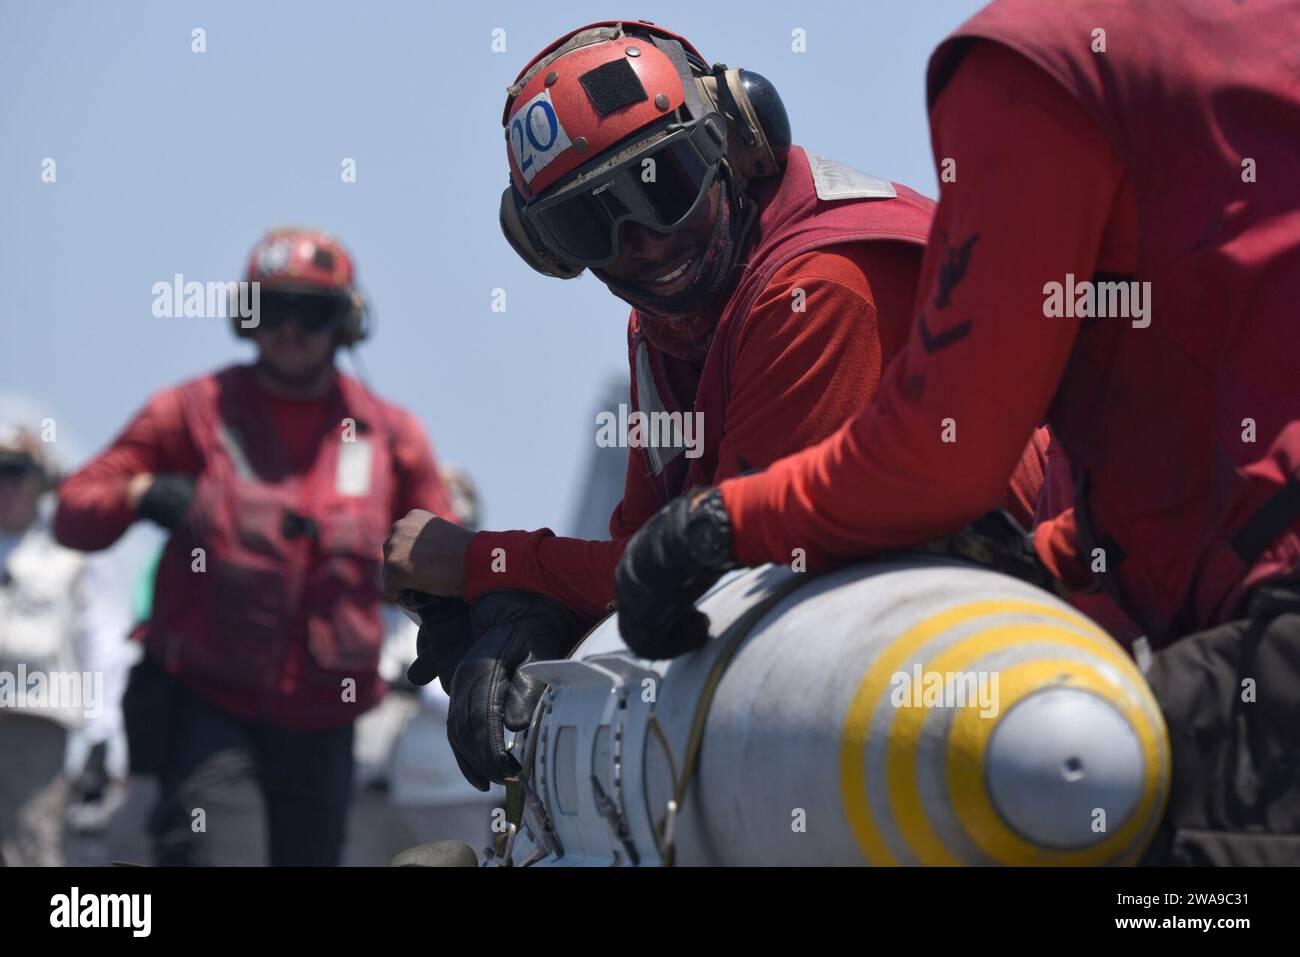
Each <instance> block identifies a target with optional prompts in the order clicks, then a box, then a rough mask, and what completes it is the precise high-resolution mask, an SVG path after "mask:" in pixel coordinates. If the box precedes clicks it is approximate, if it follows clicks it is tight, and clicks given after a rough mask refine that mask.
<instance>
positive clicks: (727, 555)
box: [686, 488, 735, 571]
mask: <svg viewBox="0 0 1300 957" xmlns="http://www.w3.org/2000/svg"><path fill="white" fill-rule="evenodd" d="M686 540H687V542H688V543H689V545H690V549H691V557H692V558H693V559H695V561H696V562H698V563H699V564H700V566H701V567H703V568H707V569H709V570H711V571H721V570H722V569H725V568H726V567H727V566H728V565H730V564H732V563H734V561H735V559H734V557H733V556H732V554H731V516H730V515H728V514H727V507H726V505H724V504H723V501H722V493H721V492H719V491H718V490H717V489H716V488H714V489H710V490H709V491H708V492H706V493H705V494H704V496H703V497H702V498H701V499H699V500H698V501H697V502H695V503H694V504H692V505H691V510H690V513H689V514H688V515H687V517H686Z"/></svg>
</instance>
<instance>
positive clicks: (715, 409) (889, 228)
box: [628, 146, 934, 504]
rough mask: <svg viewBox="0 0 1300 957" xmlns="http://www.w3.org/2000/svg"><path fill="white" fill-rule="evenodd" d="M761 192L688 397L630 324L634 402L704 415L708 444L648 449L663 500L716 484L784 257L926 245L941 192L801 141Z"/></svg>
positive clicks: (635, 321)
mask: <svg viewBox="0 0 1300 957" xmlns="http://www.w3.org/2000/svg"><path fill="white" fill-rule="evenodd" d="M754 199H755V200H756V202H757V203H758V207H759V214H758V221H757V222H756V223H755V224H754V226H753V227H752V229H753V232H754V237H755V238H754V239H753V240H752V245H751V246H750V254H749V257H748V259H747V260H746V262H745V263H744V264H743V265H742V266H741V267H739V268H742V269H743V270H744V274H743V276H742V278H741V279H740V281H739V282H738V283H737V284H736V288H735V290H734V291H733V292H732V294H731V296H730V298H729V299H728V300H727V302H726V305H725V306H724V307H723V309H722V315H721V317H720V318H719V320H718V326H717V329H716V330H715V332H714V335H713V340H712V343H711V344H710V346H709V352H708V355H707V356H706V358H705V360H704V367H703V370H702V372H701V373H700V380H699V386H698V388H697V390H696V394H695V395H694V396H693V397H692V398H693V399H694V402H693V403H689V402H686V401H683V400H681V399H679V398H678V397H676V396H674V394H673V390H672V388H671V386H670V380H669V376H668V374H667V372H666V371H665V368H664V365H665V363H666V362H672V361H675V360H673V359H672V358H671V357H670V356H666V355H664V354H663V353H662V352H660V351H659V350H658V349H656V348H654V346H652V345H651V344H650V342H649V341H648V340H647V339H646V337H645V335H644V333H642V331H641V326H640V320H639V317H638V316H637V313H636V312H635V311H633V313H632V319H631V322H630V324H629V326H628V360H629V363H630V365H631V376H632V403H631V407H632V410H633V411H640V412H644V413H647V414H655V413H662V412H668V413H674V412H677V413H682V412H685V413H692V412H698V413H701V414H702V421H703V422H705V423H706V425H707V428H705V429H704V436H703V438H704V442H703V452H702V454H701V455H700V456H699V457H697V458H693V459H690V458H687V457H686V456H685V455H683V454H682V452H683V451H684V449H682V448H676V449H674V448H663V447H660V448H643V449H642V452H644V453H645V458H646V461H647V464H648V465H649V467H650V471H651V475H650V479H651V482H652V484H653V486H654V489H655V494H656V496H657V497H658V499H659V501H660V504H667V503H668V502H669V501H671V500H672V499H674V498H676V497H677V496H678V495H680V494H681V493H682V492H684V491H685V490H686V489H689V488H693V487H695V486H697V485H711V484H713V482H714V475H715V472H716V470H717V465H718V449H719V447H720V446H721V444H722V437H723V435H724V433H725V432H726V408H727V398H728V396H729V395H730V394H731V374H732V368H733V366H734V365H735V359H736V346H737V343H738V342H739V340H740V334H741V331H742V330H743V329H744V327H745V321H746V320H747V319H748V318H749V311H750V309H751V308H752V307H753V305H754V303H755V302H756V301H757V300H758V297H759V296H760V295H761V294H762V292H763V290H764V289H765V288H766V287H767V284H768V283H769V282H770V281H771V279H772V277H773V276H774V275H775V274H776V272H777V270H779V269H780V268H781V267H782V266H784V265H785V264H786V263H788V262H789V261H790V260H791V259H793V258H795V257H796V256H800V255H803V254H804V253H807V252H811V251H813V250H815V249H822V248H824V247H827V246H834V245H838V244H840V243H852V242H869V241H890V242H905V243H914V244H916V245H917V246H918V247H924V246H925V242H926V238H927V237H928V236H929V232H930V220H931V218H932V217H933V215H934V201H933V200H930V199H927V198H926V197H924V196H922V195H921V194H919V193H917V192H914V191H913V190H910V189H908V188H907V187H906V186H902V185H900V184H898V183H890V182H888V181H887V180H882V179H878V178H876V177H874V176H868V175H866V174H864V173H859V172H858V171H857V170H854V169H850V168H849V167H847V166H843V165H841V164H839V163H836V162H835V161H833V160H828V159H825V158H824V157H821V156H818V155H816V154H814V153H808V152H806V151H805V150H804V149H803V148H802V147H798V146H795V147H792V148H791V149H790V156H789V160H788V161H787V163H786V168H785V171H784V173H783V174H782V175H781V176H780V177H779V178H774V179H771V180H760V181H759V182H758V184H757V186H756V189H755V194H754Z"/></svg>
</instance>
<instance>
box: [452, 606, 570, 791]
mask: <svg viewBox="0 0 1300 957" xmlns="http://www.w3.org/2000/svg"><path fill="white" fill-rule="evenodd" d="M471 618H472V621H473V628H474V644H473V645H471V646H470V648H469V650H468V652H467V653H466V654H465V657H464V658H463V659H462V660H461V662H460V667H458V668H457V669H456V673H455V675H454V677H453V679H452V682H451V692H450V694H451V707H450V708H449V709H448V713H447V740H448V741H449V742H451V749H452V752H453V753H454V754H455V755H456V762H457V763H458V764H459V765H460V770H461V773H462V774H464V775H465V779H466V780H467V781H469V783H470V784H472V785H474V787H476V788H478V789H479V790H480V791H486V790H487V789H488V788H489V787H490V784H489V782H491V781H496V782H501V781H504V780H505V779H506V778H507V777H512V776H514V775H516V774H518V773H519V764H518V762H516V761H515V759H514V757H513V756H511V755H510V754H509V753H508V752H507V751H506V745H505V728H509V729H510V730H511V731H522V730H524V729H525V728H527V727H528V722H529V721H530V720H531V719H532V716H533V710H534V709H535V708H536V707H537V702H538V700H539V699H540V698H541V695H542V692H543V691H544V690H545V688H546V685H545V683H544V682H540V681H538V680H536V679H535V678H527V677H525V676H524V675H521V674H519V673H518V669H519V668H520V667H521V666H522V665H526V664H528V663H530V662H533V661H548V660H553V659H556V658H564V657H565V656H567V655H568V653H569V652H570V651H572V650H573V645H574V643H575V642H576V641H577V638H578V622H577V621H576V619H575V618H574V616H573V613H572V612H570V611H569V610H568V609H567V608H566V607H564V605H562V604H560V603H559V602H558V601H556V600H555V599H554V598H549V597H547V596H546V595H535V594H531V593H529V592H522V591H509V590H502V591H493V592H488V593H487V594H486V595H484V596H483V597H482V598H480V599H479V600H478V601H476V602H474V607H473V609H472V611H471Z"/></svg>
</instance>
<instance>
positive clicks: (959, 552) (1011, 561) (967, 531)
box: [918, 508, 1065, 594]
mask: <svg viewBox="0 0 1300 957" xmlns="http://www.w3.org/2000/svg"><path fill="white" fill-rule="evenodd" d="M918 550H919V551H923V552H930V553H932V554H936V555H947V556H950V557H952V558H962V559H965V560H966V561H968V562H973V563H975V564H976V565H982V566H983V567H985V568H989V569H992V570H993V571H995V572H1002V573H1003V574H1004V575H1012V576H1014V577H1016V578H1019V579H1022V580H1023V581H1027V582H1029V583H1030V584H1031V585H1037V586H1038V587H1039V588H1042V589H1045V590H1046V591H1050V592H1052V593H1053V594H1064V593H1065V588H1064V586H1063V585H1061V583H1060V582H1058V581H1057V580H1056V578H1055V577H1054V576H1053V575H1052V573H1051V572H1049V571H1048V570H1047V567H1046V566H1045V565H1044V564H1043V563H1042V562H1041V561H1039V559H1038V552H1036V551H1035V550H1034V537H1033V534H1032V533H1031V532H1027V531H1025V529H1024V527H1023V526H1021V524H1020V523H1019V522H1017V521H1016V520H1015V519H1014V518H1012V517H1011V515H1010V514H1008V513H1007V512H1006V511H1004V510H1003V509H1000V508H999V509H994V510H993V511H991V512H989V513H987V514H986V515H984V517H983V518H980V519H979V520H978V521H976V522H973V523H972V524H970V525H968V526H966V527H965V528H964V529H962V530H961V531H960V532H957V533H956V534H954V535H949V536H948V537H947V538H941V539H938V540H937V541H933V542H929V543H927V544H925V545H922V546H920V548H919V549H918Z"/></svg>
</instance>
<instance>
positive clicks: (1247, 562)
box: [618, 0, 1300, 864]
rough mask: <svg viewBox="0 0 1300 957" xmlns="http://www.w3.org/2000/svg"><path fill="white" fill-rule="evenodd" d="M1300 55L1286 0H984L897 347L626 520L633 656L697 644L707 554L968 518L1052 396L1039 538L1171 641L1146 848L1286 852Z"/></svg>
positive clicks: (625, 584)
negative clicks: (778, 430) (873, 394)
mask: <svg viewBox="0 0 1300 957" xmlns="http://www.w3.org/2000/svg"><path fill="white" fill-rule="evenodd" d="M1297 51H1300V3H1298V2H1296V0H1251V2H1250V3H1241V2H1235V0H1201V2H1196V3H1192V2H1188V0H1168V2H1163V3H1159V4H1151V3H1145V2H1139V0H1106V2H1101V0H1076V2H1073V3H1069V4H1041V3H1037V2H1034V0H996V2H994V3H992V4H991V5H990V6H988V7H987V8H985V9H984V10H983V11H981V12H980V13H978V14H976V15H975V17H974V18H972V19H971V20H970V21H969V22H968V23H967V24H966V25H964V26H963V27H961V28H960V29H959V30H958V31H957V33H956V34H955V35H954V36H953V37H952V38H950V39H949V40H947V41H946V42H945V43H943V44H942V45H941V46H940V47H939V49H938V50H937V51H936V53H935V55H934V56H933V58H932V59H931V62H930V71H929V94H930V117H931V126H932V130H933V142H934V155H935V159H936V162H937V163H939V164H948V163H951V164H955V170H956V176H955V178H949V179H950V180H951V181H945V182H944V184H943V187H942V197H941V201H940V204H939V209H938V213H937V215H936V218H935V223H934V229H933V232H932V240H931V245H930V248H929V250H928V252H927V255H926V263H925V268H924V271H923V276H922V292H921V295H920V298H919V300H918V302H917V323H916V326H915V331H914V333H913V335H912V338H911V340H910V341H909V342H908V344H907V345H906V347H905V348H904V350H903V352H902V354H901V355H900V356H899V358H898V359H897V360H896V361H895V362H894V364H893V365H892V366H891V367H890V368H889V370H888V371H887V372H886V373H885V376H884V380H883V382H882V384H881V388H880V396H879V398H878V399H877V401H876V403H875V404H874V405H873V406H872V407H871V408H869V409H867V410H866V411H864V412H863V413H862V414H861V415H859V416H858V417H857V418H855V419H854V420H853V421H851V422H850V423H848V424H847V425H846V426H845V427H844V428H842V429H841V430H840V431H838V432H837V433H836V434H835V435H834V436H832V437H831V438H830V439H828V440H827V441H825V442H824V443H822V444H820V445H818V446H815V447H813V448H810V449H808V450H806V451H804V452H802V453H800V454H798V455H795V456H793V457H791V458H789V459H786V460H784V461H781V462H778V463H776V464H775V465H773V466H772V467H771V468H769V469H767V470H766V472H765V473H763V474H761V475H753V476H747V477H743V478H733V479H731V480H729V481H725V482H723V483H721V486H720V488H718V489H715V490H712V491H706V492H700V493H696V494H694V495H692V496H691V497H689V498H683V499H679V500H678V501H677V502H674V503H673V504H671V505H670V506H668V508H667V509H665V510H664V511H663V512H662V513H660V514H659V515H658V516H656V517H655V518H653V519H651V520H650V522H648V523H647V524H646V525H645V526H644V527H643V529H642V530H641V532H640V533H638V535H637V537H636V538H634V539H633V541H632V542H631V544H630V545H629V546H628V548H627V551H626V552H625V553H624V556H623V560H622V565H621V566H620V568H619V572H618V597H619V604H620V624H621V627H622V631H623V634H624V637H625V638H626V639H627V641H628V643H629V644H630V645H631V646H632V648H633V649H635V650H636V651H638V652H639V653H641V654H645V655H649V656H651V657H662V656H665V655H668V654H675V653H679V652H682V651H686V650H689V649H690V648H691V647H694V646H696V645H697V644H698V643H699V642H700V641H702V640H704V638H705V637H706V632H705V630H704V626H705V624H706V623H705V622H703V621H702V620H701V617H700V615H699V613H698V612H696V611H695V610H694V609H693V608H691V606H690V604H689V600H688V598H686V597H685V596H687V595H689V594H690V591H691V589H690V588H684V587H683V586H684V585H687V584H688V583H689V584H691V585H693V586H697V585H698V582H699V581H701V580H705V579H707V578H708V577H709V576H710V575H716V573H717V571H716V570H717V569H719V568H723V567H726V566H728V565H731V564H734V563H741V564H746V565H752V564H758V563H761V562H765V561H781V560H783V559H784V557H785V555H786V554H788V551H789V549H790V548H792V547H796V546H797V547H801V548H804V549H806V550H807V554H808V556H809V559H810V563H811V564H813V565H817V566H826V565H829V564H832V563H836V562H841V561H845V560H848V559H851V558H855V557H858V556H867V555H872V554H874V553H878V552H880V551H882V550H885V549H891V548H897V547H901V546H910V545H913V544H915V543H918V542H923V541H926V540H928V539H932V538H934V537H936V536H943V535H947V534H949V533H952V532H954V531H955V530H958V529H960V528H961V527H962V526H963V525H965V524H966V523H967V522H970V521H971V520H972V519H974V518H976V517H977V516H978V515H980V513H981V512H983V511H984V510H986V509H988V508H990V507H991V506H992V505H993V504H994V503H995V501H996V499H997V496H998V494H999V492H1000V489H1001V488H1002V485H1003V484H1004V483H1005V482H1006V478H1007V475H1008V474H1009V473H1010V471H1011V469H1012V466H1013V464H1014V463H1015V462H1016V460H1017V457H1018V455H1019V450H1020V447H1021V446H1022V445H1023V443H1024V441H1025V437H1026V436H1028V435H1029V434H1030V432H1031V431H1032V429H1033V428H1034V426H1035V425H1036V424H1037V423H1039V422H1040V421H1041V420H1042V418H1043V416H1044V415H1047V417H1048V421H1049V422H1050V423H1051V425H1052V427H1053V432H1054V434H1055V435H1056V436H1057V438H1058V439H1059V440H1060V442H1061V443H1062V445H1063V447H1064V450H1065V452H1066V453H1068V455H1069V459H1070V461H1071V463H1072V466H1073V479H1074V492H1075V498H1074V507H1073V508H1070V509H1067V510H1066V511H1064V512H1063V513H1062V514H1060V515H1059V516H1058V517H1057V518H1055V519H1054V520H1052V521H1049V522H1045V523H1044V524H1043V525H1042V526H1040V527H1039V528H1038V529H1037V532H1036V534H1035V536H1034V538H1033V543H1032V547H1033V548H1034V550H1035V553H1036V555H1037V556H1038V558H1039V559H1041V562H1042V564H1043V565H1044V566H1045V567H1046V568H1047V569H1050V570H1051V571H1052V572H1053V573H1054V575H1055V576H1056V578H1057V579H1058V580H1059V582H1060V583H1062V584H1063V585H1064V586H1069V587H1072V588H1078V587H1084V586H1088V585H1090V584H1093V583H1098V584H1100V585H1101V586H1102V587H1103V588H1105V590H1106V591H1107V592H1108V593H1109V594H1110V595H1111V596H1112V597H1113V598H1114V599H1115V600H1116V601H1117V602H1118V603H1119V604H1120V605H1121V606H1122V607H1123V608H1124V609H1126V610H1127V611H1128V612H1129V613H1130V614H1131V615H1132V617H1133V618H1134V619H1135V620H1136V621H1137V622H1138V624H1139V625H1140V626H1141V627H1142V628H1143V629H1144V630H1145V632H1146V634H1147V636H1148V637H1149V638H1150V640H1151V642H1152V644H1153V645H1154V646H1156V647H1157V648H1161V649H1163V650H1159V651H1157V652H1156V654H1155V655H1154V660H1153V662H1152V665H1151V668H1150V670H1149V672H1148V679H1149V680H1150V682H1151V684H1152V687H1153V689H1154V690H1155V692H1156V696H1157V698H1158V700H1159V701H1160V704H1161V707H1162V709H1163V710H1164V713H1165V718H1166V720H1167V722H1168V725H1169V731H1170V737H1171V743H1172V746H1173V755H1174V768H1173V788H1172V797H1171V802H1170V805H1169V810H1168V814H1167V818H1166V828H1165V833H1164V835H1163V838H1162V840H1160V841H1157V843H1156V845H1155V850H1154V853H1153V858H1154V859H1156V860H1165V861H1171V862H1179V863H1219V864H1233V863H1235V864H1241V863H1283V862H1285V863H1290V864H1296V863H1300V837H1297V834H1300V776H1298V775H1297V768H1298V767H1300V348H1297V337H1296V323H1295V308H1296V307H1295V303H1296V300H1297V298H1300V177H1298V176H1296V175H1295V173H1296V163H1295V159H1296V145H1297V131H1298V130H1300V58H1298V57H1297ZM959 250H964V251H965V252H964V253H962V255H963V257H964V258H963V261H962V264H961V268H960V269H953V268H951V263H952V262H953V257H954V256H955V255H956V251H959ZM1103 302H1104V303H1105V305H1104V306H1103V305H1102V303H1103ZM1116 306H1118V308H1115V307H1116ZM942 418H951V419H952V420H954V422H955V424H956V428H957V429H958V430H959V440H958V441H957V442H955V443H942V442H940V441H939V428H938V423H939V421H940V420H941V419H942ZM900 448H907V449H909V454H907V455H899V454H897V452H898V450H899V449H900Z"/></svg>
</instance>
